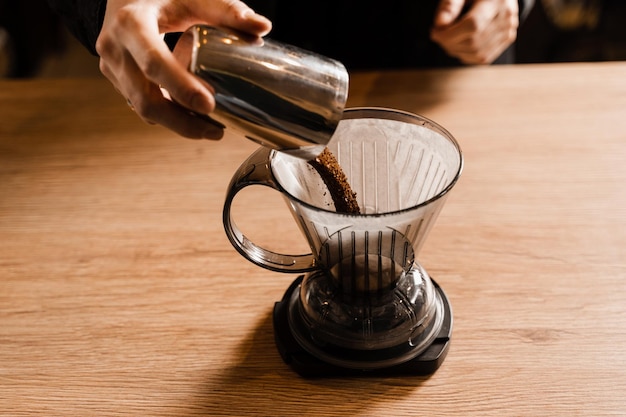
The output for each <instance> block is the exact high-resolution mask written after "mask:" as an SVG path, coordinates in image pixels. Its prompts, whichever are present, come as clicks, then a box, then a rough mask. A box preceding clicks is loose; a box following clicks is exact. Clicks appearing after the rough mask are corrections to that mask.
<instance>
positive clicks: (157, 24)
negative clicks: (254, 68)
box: [96, 0, 271, 139]
mask: <svg viewBox="0 0 626 417" xmlns="http://www.w3.org/2000/svg"><path fill="white" fill-rule="evenodd" d="M199 23H204V24H209V25H215V26H222V27H229V28H232V29H236V30H239V31H243V32H246V33H249V34H251V35H254V36H263V35H265V34H267V33H268V32H269V31H270V29H271V22H270V21H269V20H267V19H266V18H264V17H262V16H260V15H258V14H256V13H254V12H253V11H252V10H251V9H250V8H249V7H248V6H246V5H245V4H244V3H242V2H241V1H239V0H108V3H107V7H106V12H105V17H104V22H103V25H102V30H101V31H100V36H99V37H98V41H97V43H96V50H97V52H98V54H99V55H100V70H101V71H102V73H103V74H104V75H105V76H106V77H107V78H108V79H109V80H110V81H111V83H112V84H113V86H114V87H115V88H116V89H117V91H119V92H120V94H122V95H123V96H124V97H126V99H127V101H128V104H129V105H130V106H131V108H133V109H134V110H135V111H136V112H137V114H138V115H139V117H141V118H142V119H143V120H144V121H146V122H148V123H150V124H157V123H158V124H161V125H163V126H165V127H167V128H169V129H171V130H173V131H175V132H177V133H179V134H180V135H182V136H185V137H189V138H208V139H219V138H221V137H222V135H223V129H222V127H219V126H217V125H216V124H213V123H211V122H210V120H207V118H202V117H197V116H194V115H193V114H192V113H191V112H190V111H189V110H191V111H193V112H196V113H199V114H205V115H206V114H209V113H210V112H212V111H213V110H214V108H215V99H214V97H213V95H212V93H211V89H210V86H208V85H207V84H206V83H204V82H203V81H202V80H200V79H199V78H197V77H195V76H194V75H193V74H191V73H190V72H189V71H188V69H187V68H184V67H183V65H182V64H181V63H180V62H179V61H178V60H176V58H174V56H173V54H172V53H171V51H170V50H169V48H168V47H167V45H166V44H165V42H164V40H163V34H165V33H168V32H184V31H185V30H187V29H188V28H189V27H191V26H193V25H194V24H199ZM162 89H164V90H166V91H167V94H166V95H168V94H169V96H170V97H171V100H170V99H168V98H167V97H165V96H164V94H163V91H162ZM177 103H178V104H177Z"/></svg>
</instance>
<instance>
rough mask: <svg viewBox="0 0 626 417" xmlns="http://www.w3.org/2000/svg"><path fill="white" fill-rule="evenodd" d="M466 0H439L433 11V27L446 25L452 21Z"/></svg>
mask: <svg viewBox="0 0 626 417" xmlns="http://www.w3.org/2000/svg"><path fill="white" fill-rule="evenodd" d="M465 1H466V0H441V2H440V3H439V6H438V7H437V11H436V12H435V21H434V26H435V27H442V26H448V25H449V24H451V23H452V22H454V21H455V20H456V19H457V18H458V17H459V15H460V14H461V11H462V10H463V6H465Z"/></svg>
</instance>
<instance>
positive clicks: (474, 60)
mask: <svg viewBox="0 0 626 417" xmlns="http://www.w3.org/2000/svg"><path fill="white" fill-rule="evenodd" d="M518 23H519V17H518V7H517V1H515V0H477V1H476V2H475V3H474V4H473V5H472V7H471V8H470V9H469V10H468V11H467V13H465V14H464V15H462V16H461V17H459V18H458V19H457V20H456V21H454V22H453V23H451V24H449V25H448V26H444V27H437V26H435V27H434V28H433V30H432V31H431V39H432V40H433V41H435V42H437V43H438V44H439V45H440V46H441V47H442V48H443V49H444V50H445V51H446V52H447V53H448V54H449V55H451V56H454V57H457V58H459V59H460V60H461V61H462V62H464V63H466V64H488V63H491V62H493V61H494V60H496V59H497V58H498V56H500V54H501V53H502V52H504V50H505V49H506V48H507V47H509V46H510V45H511V44H512V43H513V42H514V41H515V39H516V37H517V27H518Z"/></svg>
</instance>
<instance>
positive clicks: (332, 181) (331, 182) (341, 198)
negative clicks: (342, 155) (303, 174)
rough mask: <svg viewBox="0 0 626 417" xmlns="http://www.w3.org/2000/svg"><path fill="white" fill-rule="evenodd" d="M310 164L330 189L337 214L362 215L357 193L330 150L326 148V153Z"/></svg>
mask: <svg viewBox="0 0 626 417" xmlns="http://www.w3.org/2000/svg"><path fill="white" fill-rule="evenodd" d="M309 164H310V165H311V166H312V167H313V168H314V169H315V170H316V171H317V172H318V174H319V175H320V177H322V180H323V181H324V183H325V184H326V187H328V191H329V192H330V197H331V198H332V199H333V203H335V210H336V211H337V213H344V214H360V213H361V209H360V208H359V203H358V202H357V201H356V193H355V192H354V191H352V188H351V187H350V184H349V183H348V178H347V177H346V174H344V172H343V170H342V169H341V167H340V166H339V162H337V159H336V158H335V155H333V153H332V152H331V151H330V150H329V149H328V148H324V151H323V152H322V153H321V154H319V155H318V156H317V158H315V159H312V160H310V161H309Z"/></svg>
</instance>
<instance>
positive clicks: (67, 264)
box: [0, 63, 626, 416]
mask: <svg viewBox="0 0 626 417" xmlns="http://www.w3.org/2000/svg"><path fill="white" fill-rule="evenodd" d="M350 105H351V106H356V105H374V106H387V107H395V108H399V109H403V110H408V111H412V112H416V113H420V114H423V115H425V116H427V117H430V118H432V119H433V120H435V121H437V122H439V123H440V124H442V125H443V126H445V127H446V128H448V129H449V130H450V131H451V132H452V133H453V134H454V135H455V136H456V137H457V139H458V141H459V142H460V144H461V146H462V148H463V151H464V156H465V160H466V166H465V170H464V173H463V175H462V178H461V180H460V182H459V183H458V185H457V186H456V188H455V189H454V190H453V192H452V194H451V196H450V198H449V200H448V202H447V205H446V207H445V208H444V210H443V212H442V214H441V215H440V217H439V220H438V222H437V224H436V225H435V227H434V229H433V230H432V232H431V234H430V237H429V239H428V240H427V242H426V245H425V247H424V249H423V250H422V252H421V254H420V256H419V259H420V262H421V263H422V264H423V265H424V266H425V267H426V268H427V270H428V271H429V272H430V273H431V274H432V275H433V277H435V279H436V280H437V281H438V282H439V284H441V286H442V287H443V289H444V290H445V291H446V293H447V295H448V297H449V298H450V300H451V303H452V306H453V309H454V330H453V335H452V344H451V347H450V351H449V353H448V357H447V359H446V360H445V362H444V363H443V365H442V367H441V368H440V369H439V370H438V371H437V372H436V373H435V374H434V375H432V376H431V377H415V376H412V377H406V376H405V377H375V378H322V379H305V378H301V377H299V376H298V375H296V374H295V373H294V372H293V371H292V370H291V369H290V368H289V367H288V366H286V365H285V364H284V363H283V362H282V360H281V358H280V356H279V354H278V353H277V351H276V348H275V345H274V341H273V329H272V322H271V314H272V308H273V304H274V302H275V301H277V300H279V299H280V298H281V297H282V295H283V293H284V291H285V290H286V289H287V287H288V285H289V284H290V283H291V282H292V280H293V279H294V278H295V277H294V276H291V275H288V274H277V273H273V272H270V271H266V270H264V269H261V268H259V267H256V266H254V265H253V264H251V263H249V262H247V261H245V260H244V259H243V258H242V257H240V255H239V254H238V253H237V252H236V251H235V250H234V249H233V248H232V247H231V245H230V244H229V243H228V241H227V239H226V237H225V234H224V231H223V228H222V223H221V214H222V204H223V200H224V195H225V190H226V186H227V184H228V182H229V180H230V177H231V175H232V174H233V172H234V170H235V169H236V167H237V166H238V165H239V164H240V163H241V162H242V161H243V160H244V159H245V157H246V156H247V155H248V154H250V153H251V152H253V150H254V149H256V145H255V144H253V143H251V142H249V141H247V140H245V139H241V138H237V137H230V136H227V137H226V138H225V139H224V140H222V141H220V142H211V141H191V140H185V139H181V138H178V137H176V136H175V135H174V134H173V133H170V132H168V131H166V130H165V129H163V128H161V127H158V126H149V125H146V124H144V123H143V122H141V121H140V120H139V119H138V118H137V117H136V116H135V115H134V114H133V113H132V112H131V111H130V110H129V109H128V108H127V107H126V105H125V103H124V100H123V98H122V97H120V96H119V95H117V94H116V93H115V92H114V90H113V89H112V88H111V87H110V85H109V84H108V82H106V81H105V80H101V79H91V80H67V81H62V80H58V81H55V80H48V81H21V82H20V81H3V82H0V110H1V111H0V121H1V123H0V414H2V415H7V416H26V415H45V416H99V415H124V416H128V415H133V416H192V415H211V416H214V415H232V416H245V415H268V416H269V415H271V416H290V415H299V416H331V415H342V416H361V415H367V416H383V415H389V416H402V415H407V416H409V415H411V416H413V415H423V416H452V415H459V416H544V415H545V416H553V415H562V416H609V415H610V416H616V415H625V414H626V186H625V185H624V184H625V183H626V63H597V64H564V65H536V66H510V67H480V68H465V69H459V70H434V71H420V72H390V73H363V74H355V75H353V77H352V80H351V94H350ZM255 188H263V187H252V189H250V191H245V190H244V192H242V193H241V194H240V195H239V196H238V199H237V201H239V202H240V203H239V205H240V207H239V208H238V209H237V210H239V212H238V214H237V218H238V219H240V222H239V223H240V226H241V228H242V229H243V230H244V231H245V232H246V233H247V234H248V235H250V237H253V238H254V239H256V240H257V241H260V243H267V245H273V247H274V248H275V249H276V250H281V249H290V250H292V252H293V251H294V250H296V249H294V248H297V249H300V248H303V249H302V251H304V249H306V248H305V245H304V243H303V242H302V238H301V237H300V235H299V234H298V232H297V231H296V226H295V224H293V221H292V220H291V218H290V217H289V214H287V211H286V209H285V207H284V203H283V201H282V199H281V198H280V197H279V196H278V195H277V194H276V193H275V192H272V191H270V190H267V191H264V190H254V189H255Z"/></svg>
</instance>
